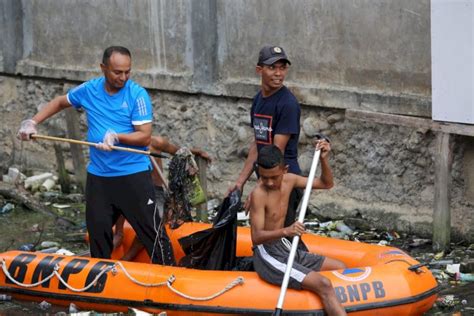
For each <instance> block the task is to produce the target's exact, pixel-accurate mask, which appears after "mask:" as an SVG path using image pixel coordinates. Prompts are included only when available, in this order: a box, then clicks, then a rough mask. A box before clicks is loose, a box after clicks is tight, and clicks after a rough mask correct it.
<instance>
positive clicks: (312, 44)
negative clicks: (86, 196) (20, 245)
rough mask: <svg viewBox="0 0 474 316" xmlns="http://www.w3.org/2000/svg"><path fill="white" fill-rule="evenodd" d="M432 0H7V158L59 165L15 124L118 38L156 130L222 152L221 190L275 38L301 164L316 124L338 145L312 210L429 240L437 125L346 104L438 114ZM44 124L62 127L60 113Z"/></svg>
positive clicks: (456, 170)
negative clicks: (284, 66) (294, 100)
mask: <svg viewBox="0 0 474 316" xmlns="http://www.w3.org/2000/svg"><path fill="white" fill-rule="evenodd" d="M429 5H430V2H429V0H417V1H412V0H357V1H347V0H331V1H329V0H326V1H324V0H313V1H309V0H298V1H289V0H287V1H285V0H258V1H257V0H256V1H249V0H247V1H244V0H233V1H230V0H229V1H223V0H149V1H145V0H142V1H125V0H102V1H95V0H64V1H54V0H41V1H33V0H22V1H19V0H1V1H0V27H1V32H0V34H1V35H0V36H1V39H2V40H1V41H0V123H1V124H0V158H1V159H0V167H1V169H2V170H3V171H5V170H6V168H7V167H8V166H9V165H11V164H17V165H18V164H19V165H20V166H21V167H22V168H23V169H30V170H31V169H38V168H40V169H41V168H42V169H46V170H51V163H52V161H55V158H54V155H53V154H52V153H53V151H52V150H51V144H48V143H44V142H43V143H40V142H34V143H28V144H24V143H23V144H22V143H20V142H18V141H17V140H16V139H15V132H16V130H17V128H18V126H19V123H20V121H21V120H22V119H24V118H26V117H30V116H31V115H33V114H34V113H35V112H36V111H37V107H38V105H39V104H40V103H42V102H45V101H48V100H50V99H51V98H53V97H54V96H56V95H59V94H63V93H65V92H67V91H68V89H69V88H71V87H73V86H75V85H77V84H79V83H80V82H81V81H84V80H87V79H89V78H91V77H92V76H96V75H99V72H98V70H99V63H100V59H101V55H102V51H103V49H104V48H105V47H106V46H108V45H113V44H114V45H124V46H127V47H129V48H130V49H131V51H132V54H133V71H132V78H133V79H135V80H137V81H139V82H140V83H142V84H143V85H144V86H145V87H147V88H148V91H149V92H150V95H151V97H152V102H153V105H154V111H155V121H154V130H155V133H157V134H162V135H165V136H168V137H169V138H171V139H172V140H173V141H174V142H176V143H178V144H182V145H196V146H200V147H202V148H204V149H205V150H207V151H208V152H209V153H210V154H211V156H213V158H214V163H213V164H212V165H211V166H210V168H209V172H208V181H209V183H208V185H209V192H210V193H211V195H212V196H214V197H222V196H223V194H224V193H225V191H226V190H227V188H228V186H230V184H231V183H232V182H233V181H235V177H236V174H237V173H238V172H239V170H240V168H241V167H242V164H243V161H244V157H245V155H246V152H247V148H248V143H249V139H250V138H251V130H250V129H249V128H248V123H249V109H250V101H251V100H250V98H251V97H252V96H253V94H254V93H255V91H256V90H257V87H258V78H257V76H256V75H255V64H256V58H257V54H258V51H259V49H260V47H261V46H262V45H265V44H278V45H281V46H283V47H284V48H285V49H286V51H287V53H288V54H289V57H290V59H291V61H292V63H293V64H292V66H291V70H290V74H289V77H288V80H287V83H288V86H289V87H290V88H291V89H292V91H294V93H295V94H296V95H297V97H298V99H299V100H300V101H301V103H302V105H303V112H302V120H301V123H302V134H301V141H300V145H299V150H300V162H301V165H302V167H303V170H305V171H307V170H308V168H309V164H310V161H311V153H312V149H311V141H310V136H311V135H313V134H314V132H315V131H322V132H324V133H326V134H328V135H329V136H330V137H331V139H332V142H333V158H332V161H331V164H332V165H333V168H334V174H335V179H336V186H335V188H334V189H333V190H331V191H329V192H324V193H322V192H319V193H318V194H317V195H316V194H315V195H314V196H313V197H312V200H311V206H312V208H313V210H317V212H318V213H319V214H320V215H322V216H327V217H336V218H341V217H343V216H344V218H345V219H347V218H348V216H349V217H355V218H358V219H359V220H360V221H363V222H366V221H370V220H372V224H374V225H378V226H379V227H380V228H382V229H396V230H398V231H407V232H412V233H413V232H414V233H420V234H423V235H425V236H429V235H430V233H431V221H432V209H433V197H434V189H433V187H434V179H433V175H434V164H433V153H434V152H435V149H434V141H433V139H434V135H433V133H431V132H430V131H427V130H422V129H417V128H416V127H413V128H404V127H398V126H391V125H384V124H375V123H367V122H355V121H350V120H347V119H345V118H344V109H346V108H358V109H369V110H373V111H379V112H389V113H402V114H411V115H419V116H425V117H430V116H431V92H430V91H431V86H430V76H431V68H430V7H429ZM82 127H83V130H85V126H84V125H83V126H82ZM40 132H42V133H47V134H51V135H57V136H65V123H64V120H63V119H62V117H61V115H59V116H57V117H54V118H52V119H50V120H48V121H47V122H45V123H44V124H42V125H41V126H40ZM454 141H455V143H454V146H455V157H454V165H453V171H452V177H453V187H452V192H451V193H452V194H451V195H452V197H453V199H452V205H451V207H452V223H453V229H454V234H455V235H456V236H457V237H458V239H461V238H464V239H465V240H474V212H472V205H473V201H474V193H473V192H474V189H473V188H474V185H473V183H474V181H473V180H472V179H474V177H473V176H472V170H471V169H472V168H471V166H472V160H473V158H472V157H474V156H473V155H474V154H473V152H474V144H473V142H472V141H469V139H468V138H466V137H456V138H455V139H454ZM69 163H70V162H69ZM254 180H255V179H252V180H251V184H249V185H247V186H246V192H245V194H247V193H248V191H249V190H250V188H251V187H252V181H254ZM361 217H362V218H363V219H361Z"/></svg>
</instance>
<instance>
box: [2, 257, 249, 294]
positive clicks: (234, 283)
mask: <svg viewBox="0 0 474 316" xmlns="http://www.w3.org/2000/svg"><path fill="white" fill-rule="evenodd" d="M0 266H1V268H2V271H3V273H4V274H5V276H6V277H7V278H8V279H9V280H10V281H12V282H13V283H14V284H16V285H18V286H22V287H27V288H31V287H36V286H39V285H41V284H43V283H45V282H48V281H49V280H50V279H51V278H53V277H54V276H56V277H57V278H58V280H59V281H60V282H61V283H62V284H63V285H64V286H66V287H67V288H68V289H69V290H71V291H73V292H85V291H87V290H88V289H89V288H91V287H92V286H94V285H95V284H96V282H97V281H98V280H99V279H100V277H102V275H104V274H105V273H107V272H109V271H112V275H114V276H115V275H116V274H117V273H118V271H117V266H119V267H120V268H121V269H122V271H123V272H124V273H125V275H126V276H127V278H129V279H130V281H132V282H133V283H135V284H138V285H141V286H145V287H157V286H164V285H166V286H167V287H168V288H169V289H170V290H171V291H172V292H174V293H176V294H178V295H180V296H182V297H184V298H187V299H189V300H194V301H208V300H212V299H214V298H216V297H218V296H220V295H222V294H224V293H225V292H227V291H229V290H231V289H232V288H234V287H235V286H237V285H239V284H243V283H244V278H243V277H241V276H239V277H237V278H236V279H235V280H234V281H232V282H230V283H229V284H228V285H227V286H226V287H224V288H223V289H222V290H220V291H219V292H217V293H215V294H213V295H210V296H205V297H195V296H190V295H187V294H184V293H182V292H180V291H178V290H177V289H175V288H174V287H173V285H172V284H173V282H174V281H175V280H176V277H175V276H174V275H171V276H170V277H169V278H168V280H166V281H165V282H160V283H143V282H140V281H138V280H137V279H135V278H134V277H133V276H131V275H130V273H128V271H127V269H125V267H124V266H123V264H122V263H121V262H116V263H115V264H114V265H112V266H109V267H107V268H104V269H102V271H100V273H99V274H97V276H96V277H95V278H94V280H92V281H91V282H90V283H89V285H87V286H85V287H83V288H80V289H78V288H74V287H72V286H70V285H69V284H67V282H66V281H64V279H63V278H62V277H61V275H60V274H59V272H58V271H59V265H57V264H56V265H55V266H54V270H53V272H52V273H51V274H50V275H48V276H47V277H46V278H44V279H43V280H41V281H38V282H36V283H32V284H26V283H21V282H18V281H17V280H15V278H14V277H12V275H11V274H10V272H8V268H7V263H6V262H5V259H3V258H2V260H1V261H0Z"/></svg>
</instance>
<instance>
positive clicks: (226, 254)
mask: <svg viewBox="0 0 474 316" xmlns="http://www.w3.org/2000/svg"><path fill="white" fill-rule="evenodd" d="M241 208H242V203H241V201H240V192H239V191H237V190H235V191H233V192H231V193H230V194H229V196H228V197H226V198H225V199H224V201H223V202H222V204H221V206H220V208H219V211H218V212H217V215H216V217H215V218H214V221H213V225H212V227H211V228H209V229H205V230H201V231H198V232H196V233H194V234H191V235H189V236H186V237H183V238H180V239H179V243H180V245H181V247H182V248H183V250H184V253H185V254H186V255H185V256H184V257H183V258H182V259H181V261H180V263H179V265H180V266H184V267H188V268H197V269H204V270H231V269H232V268H233V267H234V265H235V250H236V246H237V212H238V211H239V210H240V209H241Z"/></svg>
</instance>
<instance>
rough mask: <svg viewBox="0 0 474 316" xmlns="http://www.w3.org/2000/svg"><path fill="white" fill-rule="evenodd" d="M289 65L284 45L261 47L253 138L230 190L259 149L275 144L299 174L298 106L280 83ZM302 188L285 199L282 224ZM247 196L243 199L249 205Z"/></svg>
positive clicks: (248, 169)
mask: <svg viewBox="0 0 474 316" xmlns="http://www.w3.org/2000/svg"><path fill="white" fill-rule="evenodd" d="M289 65H291V62H290V60H289V59H288V57H287V55H286V53H285V51H284V50H283V48H281V47H279V46H265V47H263V48H262V49H261V50H260V53H259V56H258V62H257V67H256V71H257V73H258V74H259V75H260V77H261V89H260V91H259V92H258V93H257V95H256V96H255V97H254V99H253V103H252V109H251V111H250V125H251V127H252V128H253V130H254V136H255V138H254V141H252V143H251V144H250V147H249V153H248V156H247V159H246V160H245V164H244V167H243V168H242V171H241V172H240V174H239V177H238V179H237V181H236V183H235V184H234V185H233V187H231V189H229V191H230V190H233V189H238V190H240V192H243V187H244V185H245V183H246V182H247V180H248V178H249V177H250V175H251V174H252V172H253V171H254V163H255V161H256V160H257V155H258V152H259V151H260V149H261V148H262V147H264V146H266V145H271V144H273V145H276V146H277V147H278V148H280V150H281V152H282V153H283V156H284V159H285V164H286V165H288V172H289V173H294V174H298V175H299V174H300V173H301V170H300V167H299V164H298V139H299V135H300V115H301V109H300V105H299V103H298V101H297V100H296V98H295V96H294V95H293V94H292V93H291V92H290V90H288V88H286V87H285V86H284V85H283V81H284V80H285V77H286V75H287V73H288V70H289ZM301 197H302V191H301V190H300V189H295V190H293V191H292V193H291V196H290V200H289V203H288V212H287V217H286V220H285V227H287V226H289V225H291V224H293V223H294V221H295V215H296V214H295V213H296V209H297V207H298V204H299V201H300V199H301ZM248 206H249V200H248V201H247V202H246V208H247V209H248Z"/></svg>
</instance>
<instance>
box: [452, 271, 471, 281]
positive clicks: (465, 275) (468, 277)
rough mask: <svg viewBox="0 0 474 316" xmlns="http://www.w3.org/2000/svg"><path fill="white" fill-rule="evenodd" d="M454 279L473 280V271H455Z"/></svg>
mask: <svg viewBox="0 0 474 316" xmlns="http://www.w3.org/2000/svg"><path fill="white" fill-rule="evenodd" d="M455 278H456V281H462V282H474V273H461V272H458V273H456V277H455Z"/></svg>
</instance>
